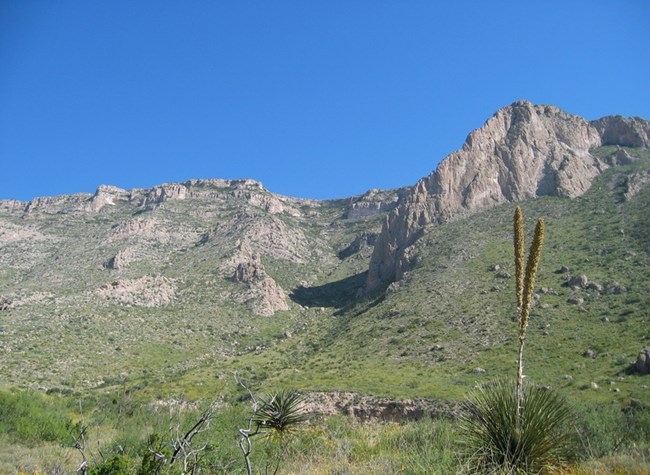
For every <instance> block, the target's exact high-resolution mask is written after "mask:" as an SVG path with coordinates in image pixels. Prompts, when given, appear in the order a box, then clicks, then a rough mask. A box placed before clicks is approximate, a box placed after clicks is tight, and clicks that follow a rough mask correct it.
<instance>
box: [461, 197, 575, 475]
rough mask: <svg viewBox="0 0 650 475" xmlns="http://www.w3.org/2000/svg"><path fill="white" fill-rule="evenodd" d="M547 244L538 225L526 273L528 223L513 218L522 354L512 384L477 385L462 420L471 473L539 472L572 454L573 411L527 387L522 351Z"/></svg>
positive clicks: (549, 394)
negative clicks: (539, 268)
mask: <svg viewBox="0 0 650 475" xmlns="http://www.w3.org/2000/svg"><path fill="white" fill-rule="evenodd" d="M543 243H544V221H543V220H541V219H540V220H538V221H537V226H536V227H535V234H534V237H533V243H532V245H531V247H530V250H529V253H528V260H527V262H526V266H525V268H524V257H525V256H524V219H523V213H522V212H521V208H519V207H517V209H516V210H515V216H514V249H515V256H514V258H515V280H516V285H515V287H516V297H517V317H518V318H517V320H518V337H519V338H518V340H519V352H518V359H517V376H516V378H515V380H514V383H513V381H512V380H498V381H494V382H491V383H488V384H485V385H482V386H479V387H478V388H477V389H476V390H475V391H474V392H473V393H472V394H471V395H470V398H469V402H468V403H467V405H466V409H467V411H466V413H465V416H464V418H463V421H462V425H463V430H464V433H465V442H466V446H467V456H468V462H469V466H470V469H471V470H472V471H474V472H478V473H508V474H515V473H541V472H544V471H545V470H548V469H550V468H551V467H554V466H558V465H562V464H564V463H565V462H566V461H567V460H568V458H569V455H570V452H569V451H568V449H567V447H568V442H569V439H570V436H569V432H568V422H569V418H570V411H569V409H568V406H567V405H566V403H565V401H564V399H562V398H561V397H560V396H558V395H557V394H556V393H554V392H553V391H551V390H550V389H547V388H539V387H536V386H534V385H533V384H532V383H528V384H524V346H525V342H526V330H527V328H528V320H529V317H530V308H531V303H532V297H533V293H534V289H535V280H536V276H537V269H538V267H539V262H540V257H541V253H542V246H543Z"/></svg>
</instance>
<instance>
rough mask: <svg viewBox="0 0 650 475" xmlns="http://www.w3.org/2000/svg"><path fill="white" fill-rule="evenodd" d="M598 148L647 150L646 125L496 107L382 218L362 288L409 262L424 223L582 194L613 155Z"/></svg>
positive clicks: (398, 273) (389, 277)
mask: <svg viewBox="0 0 650 475" xmlns="http://www.w3.org/2000/svg"><path fill="white" fill-rule="evenodd" d="M603 145H615V146H620V147H625V146H629V147H641V148H648V147H650V122H648V121H646V120H644V119H640V118H625V117H622V116H607V117H604V118H601V119H598V120H596V121H592V122H588V121H587V120H586V119H584V118H582V117H579V116H576V115H572V114H568V113H566V112H564V111H562V110H560V109H559V108H557V107H553V106H540V105H533V104H531V103H530V102H528V101H517V102H514V103H513V104H512V105H510V106H507V107H505V108H503V109H500V110H499V111H497V112H496V113H495V114H494V115H493V116H492V117H491V118H490V119H488V120H487V121H486V123H485V124H484V125H483V126H482V127H481V128H479V129H476V130H474V131H473V132H471V133H470V134H469V135H468V137H467V139H466V141H465V143H464V144H463V146H462V148H461V149H460V150H458V151H456V152H453V153H451V154H450V155H448V156H447V157H446V158H445V159H444V160H442V161H441V162H440V164H439V165H438V168H437V169H436V171H434V172H432V173H431V174H430V175H428V176H427V177H424V178H422V179H420V180H419V181H418V183H417V184H416V185H415V186H414V187H412V188H411V191H410V193H408V194H407V195H405V197H404V199H403V200H401V202H400V203H399V205H398V206H397V207H396V209H395V210H393V211H392V212H391V213H390V214H389V215H388V216H387V217H386V219H385V221H384V223H383V227H382V232H381V233H380V235H379V237H378V239H377V244H376V246H375V248H374V252H373V256H372V258H371V261H370V266H369V273H368V278H367V282H366V285H367V287H368V288H369V289H370V290H373V289H376V288H379V287H381V286H383V285H387V284H389V283H390V282H394V281H397V280H399V279H400V278H401V277H402V275H403V274H404V272H405V271H406V270H408V268H409V265H410V264H409V247H410V246H411V245H412V244H413V243H414V242H415V241H416V240H417V239H418V237H419V236H420V235H421V233H422V232H423V231H424V229H425V228H426V226H427V225H429V224H434V223H436V222H444V221H450V220H453V219H457V218H458V217H463V216H467V215H468V214H471V213H474V212H476V211H480V210H483V209H488V208H490V207H493V206H496V205H499V204H503V203H505V202H512V201H515V202H517V201H524V200H526V199H531V198H536V197H538V196H544V195H556V196H565V197H569V198H574V197H576V196H580V195H582V194H583V193H584V192H585V191H586V190H587V189H589V187H590V186H591V182H592V180H593V178H594V177H595V176H597V175H599V174H600V173H602V171H603V170H605V169H607V168H609V167H610V166H612V165H615V164H616V158H611V157H610V158H609V161H608V160H606V159H601V158H600V157H597V156H595V155H592V154H591V153H590V150H591V149H593V148H594V147H599V146H603ZM623 159H624V158H623ZM628 159H629V157H628ZM619 161H620V159H619Z"/></svg>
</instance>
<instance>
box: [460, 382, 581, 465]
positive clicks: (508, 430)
mask: <svg viewBox="0 0 650 475" xmlns="http://www.w3.org/2000/svg"><path fill="white" fill-rule="evenodd" d="M522 402H523V404H522V405H521V409H520V410H521V413H520V419H519V421H517V396H516V391H515V384H514V382H512V381H503V380H500V381H495V382H492V383H488V384H486V385H483V386H480V387H479V388H477V389H476V390H475V391H474V392H473V393H472V394H471V396H470V398H469V402H468V403H467V409H468V411H467V413H466V415H465V417H464V418H463V420H462V424H463V431H464V433H465V436H466V447H465V448H466V452H467V456H468V463H469V466H470V469H471V470H472V471H474V472H479V473H520V472H526V473H541V472H543V471H545V470H548V469H549V468H551V467H559V466H562V465H565V464H566V463H567V462H569V461H570V459H571V450H570V441H571V436H572V434H571V427H570V426H571V424H570V422H571V416H570V411H569V407H568V405H567V404H566V402H565V401H564V399H562V398H561V397H560V396H558V395H557V394H556V393H555V392H553V391H550V390H546V389H545V388H539V387H535V386H533V385H532V384H526V385H524V387H523V401H522Z"/></svg>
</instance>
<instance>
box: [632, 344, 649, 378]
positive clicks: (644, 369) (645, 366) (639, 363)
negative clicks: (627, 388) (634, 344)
mask: <svg viewBox="0 0 650 475" xmlns="http://www.w3.org/2000/svg"><path fill="white" fill-rule="evenodd" d="M634 370H635V371H636V372H637V373H640V374H650V349H648V348H645V349H643V350H641V351H640V352H639V356H637V358H636V363H634Z"/></svg>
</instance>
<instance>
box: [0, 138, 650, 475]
mask: <svg viewBox="0 0 650 475" xmlns="http://www.w3.org/2000/svg"><path fill="white" fill-rule="evenodd" d="M628 152H629V153H630V154H632V155H633V154H637V155H638V156H641V158H640V159H639V160H638V161H636V162H633V163H630V164H627V165H622V166H617V167H613V168H611V169H609V170H607V171H606V172H604V173H603V174H602V175H601V176H600V177H599V178H598V179H596V180H595V182H594V184H593V186H592V187H591V189H590V190H589V191H588V192H587V193H586V194H584V195H583V196H581V197H579V198H576V199H572V200H569V199H564V198H558V197H544V198H539V199H536V200H531V201H528V202H525V203H521V206H522V209H523V210H524V211H525V214H526V216H544V219H545V223H546V225H547V228H546V232H545V243H544V258H543V259H542V261H541V262H540V264H539V271H538V277H537V282H536V284H535V286H534V288H535V289H534V292H533V294H532V302H533V305H532V306H531V309H530V315H529V318H528V326H527V330H526V331H527V338H526V374H527V376H528V377H529V378H530V380H532V381H536V382H538V383H540V384H544V385H545V386H548V387H550V388H551V389H553V391H556V392H560V393H561V394H563V395H565V396H566V400H567V402H568V404H569V405H570V406H571V407H573V408H575V423H574V424H573V425H572V426H571V427H573V428H574V429H575V428H579V429H580V430H579V431H577V430H574V432H575V434H576V437H575V438H574V439H573V440H571V441H570V451H571V454H572V455H573V456H575V457H576V459H577V461H576V462H575V463H574V464H573V465H572V466H570V467H568V468H567V471H568V472H567V473H576V474H579V473H580V474H582V473H584V474H587V473H594V472H595V473H632V474H634V473H637V474H641V473H644V472H647V471H648V465H649V463H648V460H650V430H649V429H648V428H649V427H650V409H648V405H649V403H650V396H649V395H648V394H649V393H648V386H650V382H649V381H650V380H648V379H647V378H648V376H645V375H639V374H634V373H633V372H630V371H629V370H630V366H631V364H632V363H633V362H634V361H635V359H636V357H637V355H638V353H639V351H640V350H641V349H643V348H646V347H647V346H648V326H647V325H648V324H647V322H648V321H649V319H650V313H649V312H650V297H649V296H650V257H649V254H650V220H648V219H647V218H648V209H650V189H649V188H648V187H647V186H640V185H639V183H641V182H640V181H638V180H639V177H641V176H643V175H644V174H647V173H648V170H650V160H649V159H648V158H643V156H642V155H643V154H644V153H646V152H645V151H641V152H639V151H637V150H634V149H629V150H628ZM598 153H603V154H605V155H604V156H609V155H611V154H612V153H615V151H608V150H606V149H604V148H603V149H602V150H599V151H598ZM224 203H225V202H224ZM218 206H221V207H222V208H220V209H214V208H211V207H210V206H209V205H208V204H206V203H199V204H196V203H192V202H190V200H187V201H182V200H179V201H170V202H167V203H165V206H163V207H161V208H159V209H156V210H155V211H143V212H141V213H139V214H138V215H133V214H132V213H130V212H127V211H123V210H118V211H115V213H116V215H118V216H119V218H120V219H119V220H118V221H120V220H121V221H125V222H126V221H130V220H132V219H134V218H147V217H155V218H156V219H158V220H160V222H161V223H164V225H165V226H170V228H169V229H171V230H172V231H171V234H176V235H177V236H181V237H183V236H185V237H183V238H182V239H181V238H179V239H178V240H176V241H175V240H173V239H172V238H170V237H169V235H161V236H159V237H157V238H152V239H149V240H146V239H145V240H143V239H141V238H139V237H137V236H129V237H126V238H124V240H123V241H120V242H119V243H118V242H117V241H110V240H108V239H106V236H108V235H110V233H111V232H112V231H111V230H112V228H111V226H112V225H113V223H114V222H115V216H116V215H111V216H110V219H109V217H108V216H107V215H106V214H102V213H98V214H97V215H96V216H95V218H94V219H95V220H94V221H93V222H92V223H91V225H90V226H91V228H92V233H91V234H90V235H91V236H95V238H93V239H94V240H92V239H91V240H90V242H89V243H88V245H87V246H86V247H84V246H79V247H78V248H75V247H73V246H71V245H70V244H69V241H72V240H73V239H72V237H75V239H76V238H78V237H79V236H81V235H82V232H83V233H87V232H88V229H83V230H82V229H80V228H79V222H78V221H75V219H77V216H76V215H69V216H67V221H66V220H61V219H60V217H58V216H55V215H52V216H26V217H25V218H21V219H15V220H14V218H13V217H11V216H6V215H2V216H0V217H1V218H2V219H3V220H4V221H5V222H10V224H12V225H16V226H19V225H20V226H26V227H29V229H30V230H33V231H35V232H36V231H38V232H41V231H43V230H44V229H46V228H47V226H52V227H51V228H47V229H49V231H48V233H49V234H48V235H47V236H46V237H45V239H43V238H41V237H39V236H37V237H34V238H33V239H35V240H36V241H38V243H39V246H41V247H40V248H29V249H27V248H26V247H25V248H23V247H21V244H20V243H18V242H16V243H9V244H7V247H6V248H5V251H6V255H7V256H11V258H7V260H5V261H3V269H2V270H1V271H0V294H1V295H5V294H6V289H13V288H16V286H18V287H20V289H21V291H20V292H19V293H16V294H15V295H10V296H9V297H10V298H11V300H12V301H14V302H18V303H19V304H18V305H14V306H13V307H12V308H10V309H7V310H0V349H1V350H2V355H3V356H2V359H0V372H1V373H2V375H3V378H2V382H1V383H0V384H1V385H2V388H1V389H2V391H0V413H1V415H2V417H0V474H3V475H10V474H11V475H14V474H16V473H18V472H19V471H24V472H25V473H30V475H32V474H33V473H34V471H36V470H38V471H39V473H40V474H41V475H45V474H62V473H73V472H74V471H75V470H76V469H77V467H78V466H79V464H80V463H81V460H82V459H81V456H80V453H79V451H78V450H77V449H75V448H74V447H73V443H74V440H75V437H76V436H77V435H78V429H79V427H80V426H81V425H83V426H86V427H87V432H86V437H87V439H86V441H87V446H88V447H89V449H90V450H89V451H88V460H89V464H92V468H93V469H97V470H99V469H100V467H103V466H106V464H111V463H114V464H116V467H117V466H118V465H119V464H122V465H123V463H124V462H123V460H126V462H127V464H128V469H127V471H128V473H130V474H136V473H137V472H138V470H141V472H140V473H146V472H147V471H148V470H150V468H151V465H148V464H149V463H150V462H152V460H151V455H150V454H151V452H150V451H149V448H150V447H153V446H154V445H156V444H158V443H159V444H162V445H160V447H161V448H162V446H163V445H164V447H165V448H166V449H165V450H167V449H169V444H170V440H171V439H170V415H173V417H174V421H176V422H175V424H178V426H179V427H181V428H184V429H185V428H186V429H189V428H190V427H191V426H192V423H194V422H196V421H197V420H198V418H200V416H201V414H202V413H203V411H205V409H206V407H207V404H208V403H207V401H214V400H215V398H217V399H219V400H220V406H219V407H218V409H217V410H216V411H215V413H214V417H213V418H212V422H211V424H210V426H209V429H208V430H206V431H204V432H202V433H201V434H198V435H197V436H196V438H195V439H194V443H195V444H196V447H203V446H205V450H204V451H203V452H202V454H201V457H202V458H201V466H202V467H203V470H204V471H203V473H206V474H219V473H223V474H226V473H228V474H231V473H245V466H244V461H243V459H242V454H241V450H240V447H239V440H240V434H239V433H238V431H237V429H238V428H241V427H245V426H246V424H247V422H248V421H249V419H250V415H251V412H250V405H249V403H250V401H249V399H248V396H247V394H246V393H245V392H244V391H242V390H241V388H239V387H238V386H237V384H236V383H235V381H234V380H233V377H232V374H233V372H239V373H241V374H244V375H246V380H247V381H249V384H250V388H251V391H252V392H253V393H260V394H261V393H264V392H266V391H283V390H290V389H297V390H298V391H299V392H300V393H301V394H303V395H305V396H307V397H309V395H310V394H311V393H313V392H327V393H328V394H329V393H331V392H332V391H352V392H357V393H361V394H367V395H372V396H377V397H379V396H382V397H388V398H392V399H396V400H400V399H404V398H427V400H428V402H429V403H430V404H431V405H432V406H435V407H441V408H444V410H441V411H440V412H442V413H445V414H444V416H443V417H437V418H435V419H431V418H429V417H426V416H425V417H424V418H423V419H422V420H419V421H402V422H399V423H394V422H382V421H379V420H372V421H370V422H366V423H361V422H359V421H355V420H351V419H348V418H345V417H340V416H334V417H332V418H322V419H319V418H314V419H311V420H310V421H309V423H308V424H306V425H305V426H304V427H301V428H300V429H299V432H298V433H297V434H298V435H299V436H298V437H294V438H292V439H291V441H290V443H288V444H287V445H286V448H283V449H282V450H284V452H283V453H284V456H283V458H282V460H283V461H282V463H281V465H280V470H279V473H284V474H289V473H294V474H302V473H314V474H318V473H323V474H326V473H327V474H330V473H350V474H364V473H368V474H382V473H385V474H394V473H409V474H425V473H426V474H429V473H431V472H432V471H433V472H435V473H454V472H456V471H458V470H461V471H462V470H469V467H464V466H463V465H462V460H461V459H459V458H458V457H457V456H456V455H455V454H458V453H459V451H460V450H461V449H462V446H461V445H460V443H459V441H460V440H461V439H462V433H461V432H460V431H459V428H458V426H459V424H458V421H457V419H456V417H457V416H458V414H457V412H455V410H454V409H448V408H454V407H457V404H458V402H459V401H461V400H462V399H463V398H464V397H465V396H466V394H467V393H468V391H470V390H471V388H474V387H477V386H480V385H481V384H482V383H485V382H488V381H490V380H492V379H494V377H495V376H499V375H503V374H513V373H514V371H513V369H514V367H515V364H516V357H515V356H514V355H516V354H517V351H518V345H519V341H518V338H517V334H518V333H517V332H518V322H517V317H516V315H517V308H516V305H515V304H514V302H513V296H514V295H515V292H516V290H515V279H516V277H515V273H516V272H515V268H514V266H513V264H512V231H511V229H512V228H511V217H512V213H513V211H514V208H515V205H514V204H506V205H503V206H500V207H498V208H495V209H491V210H489V211H485V212H481V213H478V214H475V215H472V216H470V217H467V218H465V219H462V220H458V221H453V222H449V223H445V224H439V225H431V226H430V227H429V228H427V230H426V233H424V235H423V237H422V238H421V239H420V240H419V241H418V242H417V243H416V244H415V245H414V246H413V249H412V252H411V256H412V258H413V266H412V268H411V269H410V270H409V271H408V272H407V273H406V275H405V277H404V279H403V280H402V281H400V282H398V283H395V284H392V285H391V286H390V287H389V288H388V290H387V292H386V293H385V294H384V293H381V294H377V295H370V296H368V295H365V296H363V295H360V294H358V293H357V290H358V286H359V285H360V283H362V282H363V278H364V276H363V271H364V270H365V269H366V268H367V263H368V259H369V256H370V252H371V251H372V246H371V245H363V246H360V247H359V249H358V250H357V249H356V248H355V247H354V246H352V247H350V246H351V244H352V243H353V242H355V239H356V238H357V237H358V236H360V235H361V234H362V233H364V232H366V233H376V232H378V231H379V229H380V227H381V219H382V216H381V215H375V216H370V217H365V218H355V219H349V218H347V217H345V213H346V204H345V203H343V202H331V203H327V204H326V205H322V206H320V207H315V206H313V205H310V204H308V203H304V204H303V205H301V207H300V211H301V213H302V214H303V216H308V215H309V213H311V216H310V219H309V220H307V219H303V218H301V217H294V216H283V218H282V219H283V223H285V222H286V225H287V226H288V227H291V228H295V229H301V230H302V231H303V232H304V233H305V235H306V236H307V237H308V240H309V242H310V244H313V248H311V249H310V252H312V253H314V255H315V253H320V256H321V257H319V259H316V258H312V257H310V255H307V254H305V256H302V257H303V261H302V262H295V263H294V262H291V263H288V262H287V261H286V260H283V259H281V258H277V257H267V256H264V257H263V263H264V266H265V268H266V272H267V273H268V274H269V275H271V276H272V277H273V278H274V279H275V280H276V281H277V282H280V283H281V284H282V285H283V286H284V287H285V288H287V289H292V292H293V293H292V296H293V300H291V301H290V309H289V310H288V311H283V312H278V313H277V314H276V315H274V316H273V317H271V318H266V317H257V316H254V315H251V313H250V312H249V311H248V310H246V308H245V305H241V304H239V303H232V302H230V301H229V300H228V299H226V298H224V297H223V295H232V294H236V292H238V289H239V287H237V284H236V283H234V282H232V281H231V280H229V279H227V278H225V277H224V276H223V275H222V274H221V273H220V272H221V271H220V270H219V269H218V265H219V262H223V260H224V259H226V258H228V257H229V254H228V252H229V250H228V249H227V248H225V247H223V246H221V247H220V245H219V244H218V243H217V242H216V241H211V240H210V239H207V240H206V241H205V242H202V243H201V244H196V245H195V243H196V242H197V239H198V238H199V237H200V236H197V235H195V234H192V233H190V232H189V231H188V229H193V228H192V226H195V225H197V226H200V228H201V229H202V230H204V231H205V233H206V234H209V233H210V232H214V230H215V229H216V228H217V227H218V226H219V225H221V224H222V223H225V222H227V221H228V220H229V219H230V218H229V216H231V215H232V216H236V215H237V213H238V212H240V211H241V210H240V209H238V208H237V207H236V206H234V205H232V204H231V203H230V202H228V203H225V204H221V203H220V204H219V205H218ZM251 212H255V210H253V211H251ZM120 213H122V214H120ZM229 213H230V214H229ZM12 220H13V221H12ZM525 221H526V222H525V224H526V227H527V229H532V228H533V226H534V224H535V223H534V221H533V220H530V219H526V220H525ZM307 223H308V224H307ZM190 234H191V236H190ZM187 236H190V237H191V239H190V237H187ZM186 237H187V238H186ZM526 237H528V236H526ZM531 237H532V236H531ZM124 245H129V246H136V247H137V249H138V252H139V254H138V259H137V260H136V261H134V262H133V264H132V267H128V268H126V269H124V270H121V271H114V270H108V269H105V268H102V263H103V262H104V261H105V260H106V259H108V258H110V257H112V256H114V255H115V253H116V252H117V251H118V250H119V249H120V248H121V247H123V246H124ZM12 246H13V247H12ZM33 249H36V250H35V251H34V250H33ZM343 251H345V252H343ZM354 251H356V252H354ZM31 252H33V253H34V256H31V255H30V256H31V257H30V258H32V257H33V258H34V259H36V261H37V262H39V264H38V265H36V266H34V267H33V268H29V269H27V270H26V266H27V264H26V261H27V257H26V256H27V254H28V253H31ZM98 255H100V256H102V258H101V259H99V260H98V258H97V256H98ZM51 256H61V257H60V259H58V260H56V261H54V260H51V259H50V257H51ZM322 256H325V258H322ZM53 262H54V263H55V265H52V263H53ZM316 262H318V263H322V264H319V265H318V266H316V264H315V263H316ZM563 267H566V268H567V269H568V272H562V271H561V269H562V268H563ZM497 269H498V270H497ZM142 272H145V273H148V274H152V275H162V276H165V277H167V278H170V279H176V280H175V281H174V282H175V285H176V293H175V296H174V300H173V304H172V305H170V306H167V307H146V306H141V305H131V306H127V305H124V304H120V303H119V302H115V301H110V300H106V301H102V304H101V305H99V306H98V305H97V301H96V298H95V297H94V294H93V292H94V291H95V290H96V289H97V288H99V287H100V286H101V285H104V284H107V283H108V284H110V283H111V282H112V281H113V280H115V279H118V278H120V279H124V278H136V277H137V276H138V275H141V273H142ZM79 275H83V276H84V279H79V278H78V276H79ZM508 275H510V277H508ZM582 275H584V276H586V277H587V282H588V283H587V285H570V284H569V281H568V279H569V278H571V277H580V276H582ZM44 282H48V283H52V285H51V286H50V287H48V286H45V285H44V284H43V283H44ZM589 284H593V285H591V286H590V285H589ZM301 286H302V287H301ZM206 289H207V290H206ZM527 390H528V389H527ZM454 404H456V406H454ZM80 407H81V410H80ZM523 407H525V404H524V405H523ZM524 411H525V409H524ZM438 415H439V414H438ZM153 434H157V435H158V437H159V439H156V438H155V437H154V436H153ZM578 434H579V435H578ZM156 440H158V442H156ZM98 448H101V452H102V454H103V455H101V454H100V453H99V451H98ZM276 448H277V446H273V445H270V446H269V447H268V450H267V448H263V444H260V450H258V451H254V452H253V454H252V456H253V457H254V459H253V466H254V467H256V468H257V467H260V468H261V467H265V466H267V465H268V466H270V467H273V466H274V465H273V462H274V461H275V460H276V458H274V457H275V455H277V451H276ZM169 455H171V452H169ZM147 457H148V458H147ZM143 467H144V468H143ZM147 467H149V468H147ZM178 467H179V465H175V466H174V467H173V470H171V471H170V468H171V467H165V470H168V472H167V473H166V472H165V471H164V470H163V471H161V475H162V474H165V475H171V474H172V473H174V470H177V468H178ZM459 467H460V468H459ZM617 471H618V472H617Z"/></svg>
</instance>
